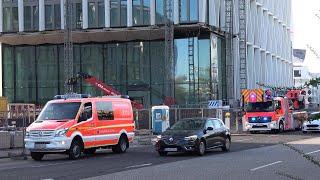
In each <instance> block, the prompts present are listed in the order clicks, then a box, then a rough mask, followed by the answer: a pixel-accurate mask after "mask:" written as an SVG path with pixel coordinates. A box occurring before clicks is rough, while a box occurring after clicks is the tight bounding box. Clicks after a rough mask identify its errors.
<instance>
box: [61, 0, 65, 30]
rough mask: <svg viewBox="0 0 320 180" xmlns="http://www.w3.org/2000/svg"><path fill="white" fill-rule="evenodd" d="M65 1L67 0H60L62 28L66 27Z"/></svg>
mask: <svg viewBox="0 0 320 180" xmlns="http://www.w3.org/2000/svg"><path fill="white" fill-rule="evenodd" d="M64 2H65V0H60V21H61V29H64Z"/></svg>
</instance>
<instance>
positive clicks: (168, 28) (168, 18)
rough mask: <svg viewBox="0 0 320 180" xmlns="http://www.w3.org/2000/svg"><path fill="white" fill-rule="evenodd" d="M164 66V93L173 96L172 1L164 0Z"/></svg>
mask: <svg viewBox="0 0 320 180" xmlns="http://www.w3.org/2000/svg"><path fill="white" fill-rule="evenodd" d="M164 3H165V6H164V7H165V27H164V29H165V67H166V70H169V71H168V73H166V76H167V77H166V80H167V82H168V85H167V86H166V88H165V91H166V95H167V96H171V97H174V78H175V77H174V75H175V73H174V72H175V66H174V63H175V62H174V24H173V1H172V0H165V1H164Z"/></svg>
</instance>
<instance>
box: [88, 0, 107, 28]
mask: <svg viewBox="0 0 320 180" xmlns="http://www.w3.org/2000/svg"><path fill="white" fill-rule="evenodd" d="M88 21H89V22H88V25H89V28H97V27H104V2H103V0H89V2H88Z"/></svg>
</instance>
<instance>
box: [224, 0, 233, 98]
mask: <svg viewBox="0 0 320 180" xmlns="http://www.w3.org/2000/svg"><path fill="white" fill-rule="evenodd" d="M225 9H226V10H225V18H226V20H225V28H226V29H225V30H226V35H225V36H226V78H227V97H228V99H227V101H228V103H229V104H232V103H233V102H232V101H233V100H234V67H233V66H234V62H233V43H232V37H233V0H225Z"/></svg>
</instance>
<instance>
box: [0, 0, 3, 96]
mask: <svg viewBox="0 0 320 180" xmlns="http://www.w3.org/2000/svg"><path fill="white" fill-rule="evenodd" d="M1 2H2V1H1ZM1 14H2V13H1ZM2 84H3V77H2V43H1V42H0V96H3V92H2V88H3V87H2Z"/></svg>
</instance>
